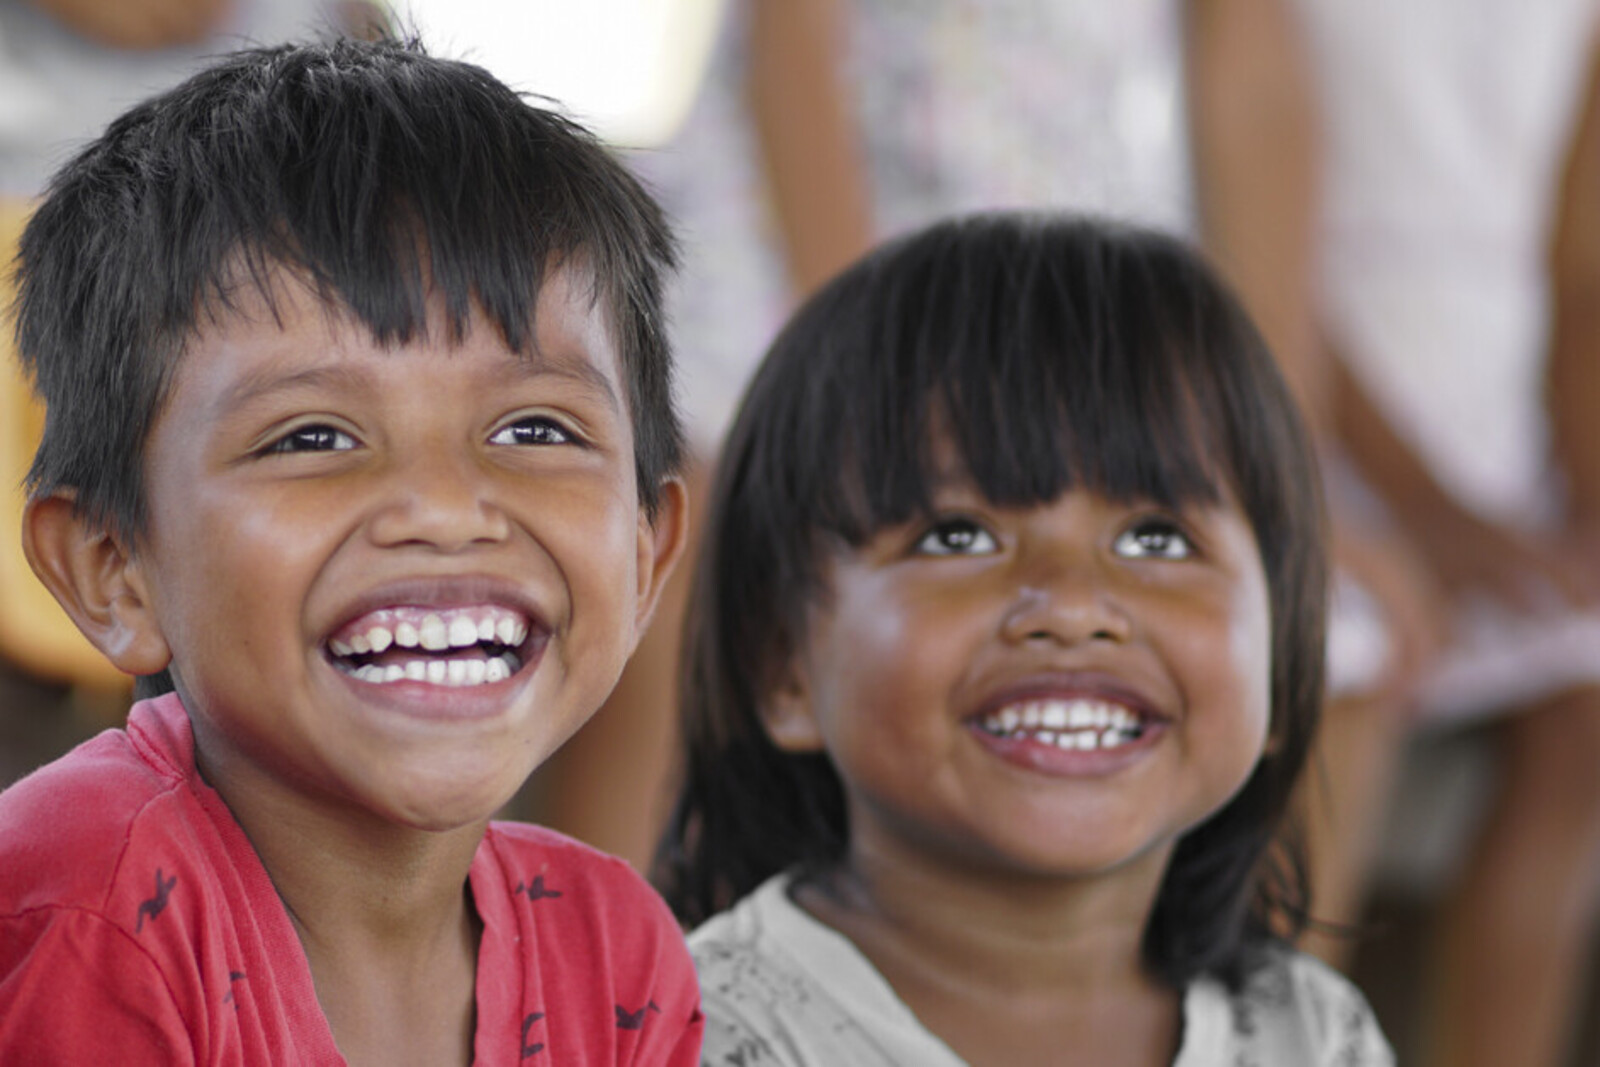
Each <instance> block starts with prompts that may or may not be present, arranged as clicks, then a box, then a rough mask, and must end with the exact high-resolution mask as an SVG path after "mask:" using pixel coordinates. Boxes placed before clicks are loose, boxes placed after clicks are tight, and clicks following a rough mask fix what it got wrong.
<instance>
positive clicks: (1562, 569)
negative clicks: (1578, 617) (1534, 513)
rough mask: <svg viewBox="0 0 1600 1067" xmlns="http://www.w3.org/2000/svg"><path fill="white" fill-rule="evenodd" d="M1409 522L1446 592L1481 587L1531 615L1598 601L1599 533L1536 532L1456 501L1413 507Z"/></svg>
mask: <svg viewBox="0 0 1600 1067" xmlns="http://www.w3.org/2000/svg"><path fill="white" fill-rule="evenodd" d="M1408 525H1410V526H1411V527H1412V532H1413V533H1414V534H1415V535H1416V537H1417V542H1418V545H1419V550H1420V551H1422V552H1423V553H1425V556H1426V559H1427V562H1428V565H1429V567H1430V568H1431V569H1432V571H1433V573H1434V575H1435V576H1436V577H1437V578H1438V581H1439V583H1440V584H1441V585H1442V586H1443V587H1444V588H1445V590H1446V591H1447V592H1448V593H1451V594H1460V593H1465V592H1468V591H1477V592H1481V593H1484V594H1487V595H1489V596H1491V597H1493V598H1494V599H1496V600H1497V601H1499V602H1501V603H1502V604H1504V605H1505V606H1506V607H1508V608H1510V609H1511V610H1513V611H1517V612H1521V613H1525V614H1530V615H1537V614H1543V613H1548V612H1553V611H1561V610H1565V609H1569V608H1573V607H1582V606H1587V605H1600V560H1597V559H1596V558H1595V554H1596V550H1600V537H1593V536H1592V535H1585V536H1584V538H1583V541H1585V542H1586V544H1583V543H1580V538H1579V537H1578V536H1577V535H1571V536H1569V535H1561V536H1557V537H1547V536H1540V535H1537V534H1532V533H1528V532H1525V531H1521V530H1513V529H1509V528H1507V527H1503V526H1498V525H1496V524H1494V523H1491V522H1487V521H1485V520H1483V519H1481V518H1479V517H1478V516H1477V515H1474V514H1473V513H1471V512H1469V511H1467V510H1465V509H1464V508H1455V507H1452V508H1449V509H1434V510H1431V511H1429V512H1427V513H1425V514H1420V515H1419V514H1415V513H1414V514H1413V515H1412V516H1411V521H1410V522H1409V523H1408Z"/></svg>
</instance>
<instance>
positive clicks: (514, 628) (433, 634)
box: [328, 604, 529, 656]
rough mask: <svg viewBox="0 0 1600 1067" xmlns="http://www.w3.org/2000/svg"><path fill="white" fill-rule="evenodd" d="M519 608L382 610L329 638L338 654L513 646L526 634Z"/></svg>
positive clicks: (330, 647) (482, 605)
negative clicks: (492, 645) (410, 649)
mask: <svg viewBox="0 0 1600 1067" xmlns="http://www.w3.org/2000/svg"><path fill="white" fill-rule="evenodd" d="M528 626H529V623H528V619H527V617H526V616H525V615H523V614H522V613H521V612H518V611H513V610H512V609H509V608H504V607H499V606H497V605H493V604H477V605H473V606H470V607H459V608H420V607H393V608H380V609H378V610H377V611H373V612H369V613H367V614H366V615H363V616H362V617H361V618H359V619H356V620H354V621H352V622H350V623H347V624H346V625H344V626H342V627H340V628H339V630H338V631H337V632H336V633H335V634H334V635H333V637H332V638H330V639H329V641H328V647H329V649H331V650H332V652H333V654H334V655H336V656H351V655H364V654H366V653H369V652H373V653H376V652H382V651H384V650H385V649H387V648H389V647H390V646H391V645H395V646H398V647H400V648H421V649H426V650H428V651H430V652H437V651H442V650H444V649H449V648H470V647H472V646H473V645H476V644H478V643H479V642H494V643H496V644H501V645H506V646H508V647H515V646H517V645H520V644H522V642H523V641H524V640H526V639H527V636H528Z"/></svg>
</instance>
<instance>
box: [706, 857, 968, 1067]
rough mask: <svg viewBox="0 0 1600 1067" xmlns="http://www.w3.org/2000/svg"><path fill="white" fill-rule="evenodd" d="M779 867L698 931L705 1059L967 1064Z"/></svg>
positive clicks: (821, 1064)
mask: <svg viewBox="0 0 1600 1067" xmlns="http://www.w3.org/2000/svg"><path fill="white" fill-rule="evenodd" d="M790 881H791V879H790V878H789V876H787V875H777V876H775V877H773V878H771V879H769V880H768V881H767V882H765V883H763V884H762V885H761V886H760V887H759V888H757V889H756V890H755V891H753V892H752V893H751V894H750V895H749V896H747V897H745V898H744V899H743V900H741V901H739V902H738V903H737V904H735V905H734V906H733V907H732V908H731V909H729V910H728V911H725V912H723V913H722V914H720V915H717V916H714V917H713V918H711V919H709V920H707V921H706V922H705V923H704V924H702V925H701V926H700V927H698V928H697V929H696V930H694V931H693V932H692V933H691V934H690V935H689V950H690V952H691V954H692V955H693V956H694V961H695V967H696V969H697V971H698V972H699V975H700V997H701V1008H702V1010H703V1011H704V1012H705V1019H706V1029H705V1046H704V1052H703V1053H702V1055H701V1062H702V1063H703V1064H707V1065H711V1067H722V1065H724V1064H728V1065H732V1064H756V1063H759V1064H763V1065H770V1067H834V1065H837V1064H841V1063H848V1064H851V1065H853V1067H894V1065H896V1064H903V1063H916V1064H919V1065H923V1067H965V1065H964V1064H963V1063H962V1061H961V1060H960V1059H959V1058H958V1057H956V1055H955V1054H954V1053H953V1052H951V1051H950V1049H949V1048H948V1047H947V1046H945V1044H944V1043H943V1042H942V1041H940V1040H939V1039H938V1038H937V1037H936V1036H934V1034H932V1033H931V1032H930V1031H928V1030H927V1029H926V1028H925V1027H924V1026H923V1025H922V1024H921V1022H920V1021H918V1019H917V1018H916V1016H915V1015H914V1014H913V1013H912V1012H911V1009H910V1008H908V1007H907V1006H906V1005H905V1004H904V1002H902V1001H901V1000H900V998H899V997H898V996H896V995H895V992H894V990H893V989H892V988H891V987H890V985H889V983H888V982H887V981H885V980H884V978H883V976H882V975H881V974H879V973H878V971H877V969H876V968H875V967H873V965H872V964H871V962H870V961H869V960H868V959H867V958H866V957H865V956H864V955H862V954H861V952H860V951H859V950H858V949H857V948H856V947H855V945H854V944H852V943H851V942H850V940H849V939H848V938H846V937H844V936H843V935H842V934H840V933H838V932H837V931H835V930H833V929H832V928H831V927H828V926H826V925H824V924H823V923H821V922H819V921H818V920H817V919H815V918H813V917H812V916H810V915H809V914H807V913H806V912H805V911H804V910H802V909H801V908H800V907H799V906H798V905H797V904H795V903H794V902H793V900H791V899H790V897H789V884H790Z"/></svg>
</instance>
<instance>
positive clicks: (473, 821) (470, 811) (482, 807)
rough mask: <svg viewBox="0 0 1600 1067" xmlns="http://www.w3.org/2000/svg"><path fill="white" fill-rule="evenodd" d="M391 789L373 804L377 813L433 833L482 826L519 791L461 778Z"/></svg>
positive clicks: (389, 819) (387, 819)
mask: <svg viewBox="0 0 1600 1067" xmlns="http://www.w3.org/2000/svg"><path fill="white" fill-rule="evenodd" d="M387 792H388V793H389V795H388V796H386V797H384V798H383V799H382V800H381V801H379V802H378V803H377V804H373V805H371V808H372V810H373V812H374V814H376V815H378V816H379V817H380V818H382V819H383V820H385V821H386V822H389V823H392V824H394V825H396V826H398V827H404V828H406V829H410V830H422V831H426V832H429V833H451V832H454V831H458V830H468V829H473V828H477V829H482V827H483V825H484V824H485V823H487V822H488V821H489V820H490V819H492V818H493V817H494V816H495V815H497V814H498V813H499V812H500V810H501V809H502V808H504V807H505V806H506V804H508V803H510V801H511V798H512V797H513V796H515V795H516V789H515V788H514V787H513V788H507V787H506V786H504V785H491V784H489V783H480V784H477V785H475V786H474V785H464V784H463V783H461V782H440V783H427V782H416V783H410V784H409V785H408V786H406V787H405V788H401V789H394V790H389V791H387Z"/></svg>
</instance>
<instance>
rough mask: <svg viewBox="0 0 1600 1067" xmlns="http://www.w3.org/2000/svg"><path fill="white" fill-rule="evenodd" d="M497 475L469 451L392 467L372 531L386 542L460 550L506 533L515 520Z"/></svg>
mask: <svg viewBox="0 0 1600 1067" xmlns="http://www.w3.org/2000/svg"><path fill="white" fill-rule="evenodd" d="M493 486H494V481H493V478H492V477H491V476H490V475H489V473H488V472H486V471H484V470H483V469H482V468H481V467H480V466H479V465H478V464H477V463H475V462H473V461H472V460H471V459H470V458H467V457H441V456H438V455H436V454H435V455H431V456H422V457H417V458H415V459H413V460H411V461H409V462H404V463H396V464H394V465H393V467H392V468H391V469H390V470H389V471H388V472H387V473H386V475H385V477H384V478H383V484H382V486H381V488H380V494H381V496H380V500H379V502H378V506H377V508H376V510H375V512H374V513H373V515H372V518H371V519H370V521H369V534H370V536H371V538H372V540H373V542H374V543H375V544H378V545H380V546H382V547H386V548H388V547H399V546H404V545H418V546H423V547H428V548H431V549H434V550H437V551H440V552H459V551H462V550H464V549H466V548H468V547H471V546H472V545H475V544H492V543H496V542H499V541H503V540H505V539H506V537H507V535H508V534H509V533H510V529H511V521H510V519H509V517H508V516H507V515H506V513H505V511H504V509H503V508H501V507H500V505H499V504H498V503H497V502H496V500H495V498H494V493H493Z"/></svg>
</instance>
